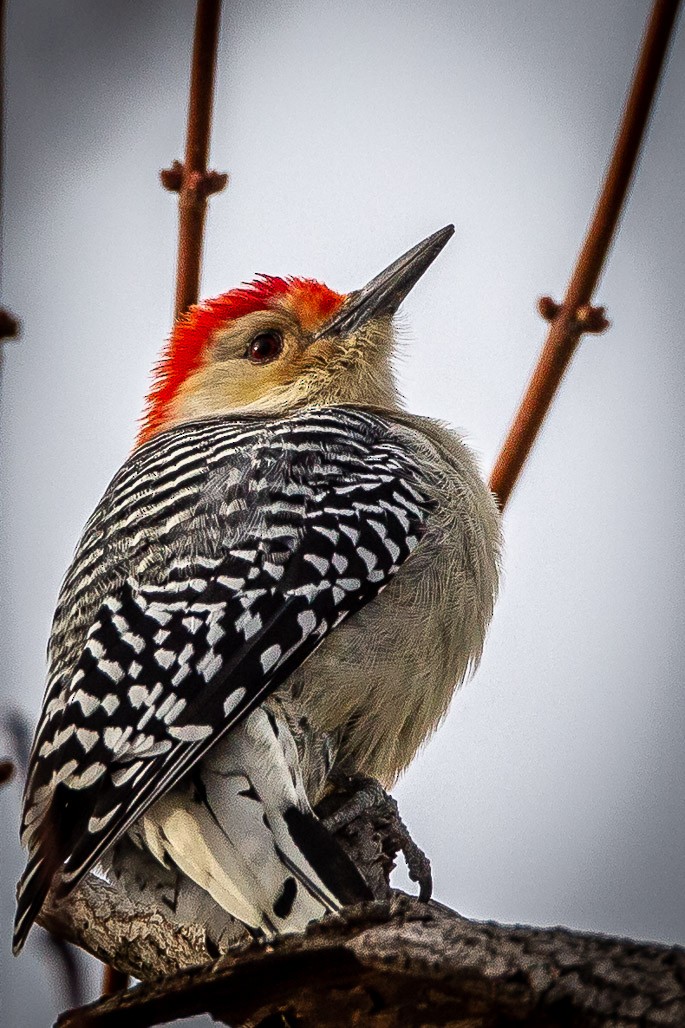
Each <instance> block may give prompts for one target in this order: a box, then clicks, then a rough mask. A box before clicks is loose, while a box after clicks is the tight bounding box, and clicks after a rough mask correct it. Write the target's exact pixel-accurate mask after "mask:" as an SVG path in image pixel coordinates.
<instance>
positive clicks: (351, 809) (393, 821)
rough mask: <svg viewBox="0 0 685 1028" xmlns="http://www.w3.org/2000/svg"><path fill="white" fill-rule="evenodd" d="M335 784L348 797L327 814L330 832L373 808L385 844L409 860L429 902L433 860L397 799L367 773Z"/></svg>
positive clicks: (423, 897)
mask: <svg viewBox="0 0 685 1028" xmlns="http://www.w3.org/2000/svg"><path fill="white" fill-rule="evenodd" d="M334 784H335V785H336V787H338V788H339V789H340V791H341V792H342V793H344V794H347V798H346V799H345V800H343V802H342V804H341V805H340V806H339V807H338V809H337V810H335V811H334V812H333V813H332V814H330V815H328V816H327V817H324V818H323V823H324V825H325V826H326V828H327V829H328V830H329V831H330V832H333V833H335V832H339V831H340V830H341V829H343V828H346V827H347V826H348V825H349V824H351V823H352V821H354V820H355V819H356V818H358V817H360V816H361V815H363V814H368V813H370V812H371V811H373V812H374V813H375V814H376V817H375V818H374V820H375V821H376V823H377V827H378V831H379V832H380V833H381V834H382V836H383V843H384V846H383V848H384V849H385V850H387V851H392V852H393V854H394V853H398V852H401V853H402V855H403V856H404V859H405V862H406V864H407V871H408V873H409V877H410V878H411V880H412V881H413V882H416V883H417V884H418V886H419V899H420V900H422V901H423V902H424V903H427V902H428V900H429V899H430V898H431V894H432V891H433V876H432V873H431V864H430V860H429V859H428V857H427V856H426V854H425V853H424V852H423V850H422V849H421V848H420V847H419V846H417V844H416V843H415V842H414V840H413V839H412V837H411V835H410V834H409V830H408V829H407V826H406V825H405V823H404V821H403V820H402V817H401V815H400V812H399V808H398V806H397V801H396V800H395V799H393V797H392V796H391V795H390V794H389V793H387V792H386V791H385V789H384V788H383V787H382V785H381V784H380V782H378V781H376V779H375V778H369V777H367V776H366V775H352V776H340V775H338V776H337V777H336V778H335V779H334Z"/></svg>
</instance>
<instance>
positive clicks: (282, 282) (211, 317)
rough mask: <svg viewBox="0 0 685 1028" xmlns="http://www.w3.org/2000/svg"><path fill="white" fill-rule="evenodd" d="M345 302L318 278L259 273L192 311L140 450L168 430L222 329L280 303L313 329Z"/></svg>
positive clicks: (171, 345)
mask: <svg viewBox="0 0 685 1028" xmlns="http://www.w3.org/2000/svg"><path fill="white" fill-rule="evenodd" d="M343 299H344V296H343V295H342V294H340V293H335V292H333V290H332V289H329V288H328V286H325V285H323V283H321V282H316V281H315V280H314V279H308V278H274V277H273V276H271V275H259V276H258V277H257V278H256V279H255V280H254V282H249V283H247V284H246V285H244V286H241V287H240V288H239V289H232V290H231V291H230V293H223V294H222V295H221V296H217V297H216V298H215V299H213V300H203V301H202V303H199V304H197V305H196V306H195V307H191V308H190V310H188V311H187V312H186V313H185V314H183V315H182V316H181V317H180V318H179V320H178V321H177V322H176V325H175V326H174V330H173V332H172V334H171V338H170V339H169V341H168V343H167V345H166V347H165V348H164V350H163V352H162V356H161V358H160V360H159V361H158V362H157V364H156V366H155V369H154V372H153V379H152V388H151V389H150V392H149V393H148V396H147V400H146V404H145V412H144V414H143V418H142V425H141V428H140V432H139V433H138V439H137V440H136V446H141V445H142V444H143V443H146V442H147V441H148V439H151V438H152V436H153V435H155V434H156V433H157V432H159V431H160V430H161V429H162V428H164V427H165V422H166V419H167V415H168V412H169V406H170V404H171V403H172V401H173V399H174V397H175V396H176V394H177V392H178V390H179V389H180V387H181V386H182V384H183V383H184V382H185V381H186V379H187V378H188V376H189V375H192V374H193V372H194V371H196V370H197V368H199V366H200V364H201V363H202V358H203V356H204V353H205V348H206V346H207V344H208V343H209V342H210V341H211V339H212V337H213V335H214V333H215V332H216V330H217V329H219V328H222V327H223V326H224V325H226V324H227V323H228V322H231V321H235V320H237V319H238V318H242V317H244V316H245V315H246V314H252V313H254V311H263V310H268V309H269V307H273V306H274V305H276V304H277V303H279V302H280V303H281V304H283V305H284V306H287V307H289V308H290V310H292V311H293V312H294V313H295V314H296V315H297V316H298V318H299V320H300V323H301V324H302V326H303V328H305V329H311V328H313V327H314V326H315V325H317V324H319V323H320V322H321V321H323V320H324V319H325V318H327V317H329V316H330V315H331V314H332V313H333V312H334V311H335V310H336V309H337V308H338V307H339V306H340V304H341V303H342V301H343Z"/></svg>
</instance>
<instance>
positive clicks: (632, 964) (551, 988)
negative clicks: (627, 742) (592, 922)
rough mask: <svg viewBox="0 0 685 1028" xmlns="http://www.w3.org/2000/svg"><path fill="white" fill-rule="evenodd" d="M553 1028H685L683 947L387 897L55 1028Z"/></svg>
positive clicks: (244, 948)
mask: <svg viewBox="0 0 685 1028" xmlns="http://www.w3.org/2000/svg"><path fill="white" fill-rule="evenodd" d="M200 1012H208V1013H210V1014H211V1015H212V1016H213V1017H215V1018H216V1019H218V1020H219V1021H222V1022H224V1023H226V1024H230V1025H235V1026H237V1025H249V1026H258V1025H259V1026H262V1028H268V1026H275V1025H297V1026H298V1028H315V1026H322V1028H328V1026H334V1025H374V1026H376V1028H400V1026H402V1028H418V1026H419V1025H454V1026H462V1028H467V1026H468V1028H495V1026H497V1028H504V1026H513V1025H517V1024H526V1025H534V1026H537V1028H541V1026H555V1028H581V1026H582V1028H594V1026H600V1025H601V1026H609V1025H610V1026H612V1028H628V1026H631V1028H632V1026H635V1028H637V1026H643V1028H647V1026H652V1025H653V1026H655V1028H656V1026H657V1025H658V1026H662V1028H663V1026H664V1025H672V1026H681V1028H682V1026H683V1025H685V951H684V950H682V949H679V948H675V949H669V948H668V947H666V946H657V945H646V944H639V943H634V942H627V941H622V940H618V939H612V938H607V937H604V936H592V935H584V934H581V933H574V932H570V931H567V930H565V929H560V928H552V929H535V928H519V927H513V928H510V927H503V926H501V925H497V924H492V923H489V924H488V923H486V924H480V923H475V922H472V921H468V920H466V919H465V918H462V917H460V916H459V915H457V914H455V913H453V912H452V911H449V910H446V909H445V908H443V907H441V906H439V905H438V904H430V905H426V904H423V903H421V902H420V901H418V900H416V899H411V898H409V897H405V896H394V897H392V898H391V899H390V900H382V901H377V902H375V903H370V904H365V905H363V906H360V907H354V908H349V909H348V910H346V911H344V913H343V914H342V915H340V916H336V917H331V918H327V919H326V920H325V921H323V922H320V923H318V924H316V925H312V926H311V927H310V929H309V930H308V932H307V933H306V934H305V935H302V936H289V937H286V938H281V939H279V940H278V941H277V942H276V943H274V944H269V945H265V944H258V943H247V944H242V945H240V946H239V947H237V948H236V949H235V950H232V951H231V953H230V954H228V955H226V956H224V957H222V958H221V959H219V960H218V961H216V962H214V963H211V964H209V965H206V966H204V967H200V968H195V969H190V970H186V971H181V972H179V973H177V974H176V975H174V976H172V977H168V978H165V979H161V980H158V981H153V982H149V983H147V984H144V985H140V986H138V987H137V988H135V989H131V990H129V991H128V992H125V993H121V994H119V995H118V996H114V997H111V998H108V999H107V1000H105V1001H100V1002H98V1003H96V1004H93V1005H91V1006H90V1007H85V1008H81V1009H80V1010H78V1011H74V1012H73V1013H70V1014H67V1015H65V1016H64V1017H63V1018H62V1019H61V1020H60V1021H59V1022H58V1023H59V1025H60V1026H61V1028H75V1026H76V1025H79V1026H98V1028H100V1026H102V1028H104V1026H109V1025H112V1026H115V1025H120V1024H126V1026H127V1028H134V1026H135V1028H138V1026H141V1028H142V1026H146V1025H156V1024H164V1023H166V1022H168V1021H173V1020H174V1019H176V1018H181V1017H188V1016H190V1015H192V1014H197V1013H200Z"/></svg>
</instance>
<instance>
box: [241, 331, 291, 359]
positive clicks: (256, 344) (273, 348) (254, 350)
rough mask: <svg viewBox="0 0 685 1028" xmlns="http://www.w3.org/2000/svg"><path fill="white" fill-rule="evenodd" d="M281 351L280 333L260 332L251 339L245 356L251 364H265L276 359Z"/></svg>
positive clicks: (281, 339) (281, 340) (281, 338)
mask: <svg viewBox="0 0 685 1028" xmlns="http://www.w3.org/2000/svg"><path fill="white" fill-rule="evenodd" d="M282 349H283V337H282V336H281V333H280V332H260V333H259V335H257V336H255V337H254V339H251V340H250V342H249V343H248V346H247V351H246V353H245V356H246V357H248V358H249V359H250V360H251V361H252V363H253V364H266V363H267V361H272V360H274V359H275V358H276V357H278V355H279V353H280V352H281V350H282Z"/></svg>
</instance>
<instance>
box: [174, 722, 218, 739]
mask: <svg viewBox="0 0 685 1028" xmlns="http://www.w3.org/2000/svg"><path fill="white" fill-rule="evenodd" d="M211 734H212V726H211V725H181V727H180V728H175V727H173V726H172V727H171V728H170V729H169V735H172V736H173V737H174V739H178V740H179V741H180V742H199V741H200V740H201V739H206V738H207V736H208V735H211Z"/></svg>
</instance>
